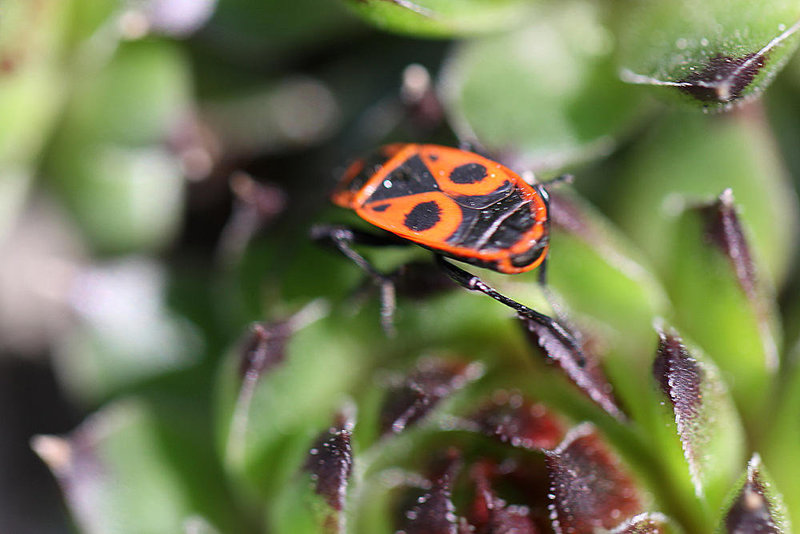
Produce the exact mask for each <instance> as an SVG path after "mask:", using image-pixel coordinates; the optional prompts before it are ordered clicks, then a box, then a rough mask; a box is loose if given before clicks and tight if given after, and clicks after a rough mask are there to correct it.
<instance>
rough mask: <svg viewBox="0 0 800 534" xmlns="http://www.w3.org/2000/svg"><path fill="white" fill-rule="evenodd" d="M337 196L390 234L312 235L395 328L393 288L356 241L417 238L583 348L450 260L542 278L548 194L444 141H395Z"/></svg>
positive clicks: (472, 279) (471, 279)
mask: <svg viewBox="0 0 800 534" xmlns="http://www.w3.org/2000/svg"><path fill="white" fill-rule="evenodd" d="M332 199H333V202H334V203H336V204H338V205H339V206H342V207H344V208H349V209H352V210H354V211H355V212H356V213H357V214H358V215H359V216H360V217H361V218H362V219H364V220H365V221H367V222H369V223H371V224H373V225H375V226H377V227H379V228H382V229H383V230H386V231H387V232H389V234H386V235H385V236H378V235H373V234H368V233H364V232H359V231H356V230H353V229H351V228H348V227H344V226H317V227H315V228H314V230H313V235H314V237H315V238H316V239H320V240H322V239H324V240H330V241H331V242H333V244H334V245H336V246H337V248H339V250H341V251H342V252H343V253H344V254H345V255H346V256H347V257H349V258H350V259H351V260H353V261H354V262H355V263H356V264H358V265H359V266H360V267H361V268H362V269H364V270H365V271H366V272H367V273H369V274H370V275H371V276H372V277H373V278H374V279H375V281H376V282H377V283H378V284H379V285H380V286H381V288H382V301H383V312H382V315H383V319H384V325H385V326H386V327H387V329H389V328H390V327H391V317H392V313H393V310H394V286H393V284H392V281H391V279H390V278H389V277H388V276H387V275H384V274H382V273H380V272H378V271H377V270H376V269H375V268H374V267H373V266H372V265H371V264H370V263H369V262H368V261H367V260H366V259H365V258H364V257H362V256H361V255H360V254H358V253H357V252H356V251H355V250H353V248H352V246H351V245H352V244H354V243H359V244H366V245H398V244H408V243H416V244H417V245H421V246H423V247H425V248H427V249H430V250H432V251H433V252H434V253H435V257H436V259H437V261H438V263H439V265H440V266H441V267H442V268H443V269H444V271H445V272H446V273H447V275H448V276H450V278H452V279H453V280H454V281H455V282H457V283H458V284H460V285H462V286H464V287H465V288H467V289H470V290H473V291H480V292H481V293H484V294H486V295H488V296H490V297H492V298H494V299H495V300H498V301H500V302H502V303H503V304H505V305H507V306H509V307H511V308H513V309H514V310H516V311H517V312H518V313H519V314H521V315H522V316H524V317H527V318H529V319H531V320H534V321H536V322H538V323H540V324H543V325H545V326H547V327H548V328H550V329H551V330H552V331H553V332H554V333H555V334H556V335H558V337H559V338H561V339H562V341H564V342H567V343H568V344H569V345H570V346H572V347H574V348H576V349H578V350H579V347H578V344H577V342H576V341H575V339H574V338H573V337H572V336H571V335H570V334H569V333H568V332H567V331H566V329H565V328H564V327H563V326H561V325H560V324H558V323H557V322H555V321H554V320H553V319H551V318H550V317H548V316H546V315H544V314H541V313H539V312H537V311H535V310H532V309H530V308H528V307H527V306H524V305H522V304H520V303H518V302H516V301H514V300H512V299H510V298H508V297H506V296H504V295H501V294H500V293H498V292H497V291H496V290H494V289H493V288H491V287H490V286H488V285H487V284H486V283H485V282H483V281H482V280H480V278H478V277H477V276H473V275H472V274H470V273H468V272H467V271H464V270H463V269H461V268H459V267H457V266H456V265H454V264H452V263H451V262H450V261H448V260H446V259H445V258H452V259H455V260H458V261H462V262H465V263H469V264H472V265H476V266H478V267H484V268H487V269H492V270H494V271H498V272H501V273H506V274H516V273H522V272H526V271H530V270H531V269H534V268H536V267H538V266H541V268H540V282H542V283H544V276H545V266H544V262H545V259H546V257H547V252H548V248H549V233H548V230H549V218H548V194H547V191H546V190H545V189H544V187H542V185H541V184H535V185H531V184H529V183H527V182H526V181H525V180H523V179H522V178H521V177H520V176H519V175H518V174H516V173H515V172H513V171H511V170H510V169H508V168H507V167H505V166H503V165H501V164H500V163H497V162H495V161H492V160H490V159H488V158H486V157H483V156H481V155H478V154H474V153H472V152H467V151H464V150H459V149H456V148H450V147H444V146H438V145H419V144H392V145H386V146H384V147H381V148H380V149H378V150H377V151H376V152H374V153H373V154H371V155H369V156H367V157H365V158H363V159H359V160H357V161H355V162H354V163H352V164H351V165H350V166H349V167H348V168H347V170H346V171H345V173H344V176H343V177H342V180H341V181H340V183H339V185H338V187H337V188H336V189H335V191H334V193H333V196H332Z"/></svg>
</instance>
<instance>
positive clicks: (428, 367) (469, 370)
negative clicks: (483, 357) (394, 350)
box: [380, 359, 483, 434]
mask: <svg viewBox="0 0 800 534" xmlns="http://www.w3.org/2000/svg"><path fill="white" fill-rule="evenodd" d="M482 374H483V366H482V365H480V364H477V363H472V364H464V363H463V362H457V361H446V360H439V359H423V360H422V361H420V362H419V364H418V365H417V367H416V369H415V370H414V371H413V372H412V373H411V374H409V375H408V377H406V379H405V380H404V381H403V382H402V383H401V384H400V385H399V386H396V387H394V388H392V389H391V390H390V391H389V393H388V394H387V396H386V400H385V401H384V404H383V406H382V408H381V415H380V428H381V434H388V433H390V432H394V433H399V432H402V431H403V430H405V429H406V428H407V427H408V426H410V425H413V424H414V423H416V422H417V421H419V420H420V419H422V418H424V417H425V416H426V415H427V414H428V413H429V412H430V411H431V410H433V409H434V408H435V407H436V406H437V405H438V404H439V402H441V401H442V400H443V399H444V398H446V397H447V396H449V395H450V394H452V393H453V392H454V391H456V390H458V389H461V388H462V387H464V386H465V385H466V384H468V383H469V382H471V381H473V380H476V379H477V378H479V377H480V376H481V375H482Z"/></svg>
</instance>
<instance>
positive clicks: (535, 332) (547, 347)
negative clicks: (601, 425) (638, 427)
mask: <svg viewBox="0 0 800 534" xmlns="http://www.w3.org/2000/svg"><path fill="white" fill-rule="evenodd" d="M520 320H521V321H522V324H523V327H524V328H525V333H526V334H527V336H528V339H530V341H531V343H533V344H534V345H536V346H538V347H540V348H541V349H542V350H543V351H544V353H545V355H546V356H547V357H548V361H552V362H555V364H556V365H558V366H559V367H560V368H561V370H562V371H564V373H565V374H566V375H567V377H568V378H569V380H570V381H571V382H572V383H573V384H575V385H576V386H577V387H578V389H580V390H581V391H582V392H583V393H585V394H586V395H587V396H588V397H589V398H590V399H592V401H594V402H595V404H597V405H598V406H600V407H601V408H602V409H603V410H605V411H606V412H607V413H608V414H610V415H611V416H613V417H615V418H617V419H619V420H625V419H626V417H625V414H624V413H622V410H621V409H620V408H619V406H617V401H616V399H615V398H614V394H613V388H612V387H611V384H610V383H609V381H608V379H607V378H606V376H605V373H603V370H602V368H601V367H600V365H599V363H598V362H597V359H596V358H595V357H594V356H593V354H592V353H590V352H589V351H587V350H586V348H585V347H584V350H583V351H578V350H576V348H575V347H574V346H572V345H570V344H568V343H565V342H564V340H563V339H562V337H560V336H557V335H555V333H554V332H553V331H552V329H550V328H548V327H547V326H544V325H542V324H540V323H537V322H536V321H532V320H530V319H527V318H523V317H521V318H520Z"/></svg>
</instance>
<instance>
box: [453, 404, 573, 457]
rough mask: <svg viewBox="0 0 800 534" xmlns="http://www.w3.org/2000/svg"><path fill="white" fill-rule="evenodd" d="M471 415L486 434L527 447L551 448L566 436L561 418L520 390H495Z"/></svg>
mask: <svg viewBox="0 0 800 534" xmlns="http://www.w3.org/2000/svg"><path fill="white" fill-rule="evenodd" d="M468 419H469V420H470V421H472V422H474V423H476V424H477V425H478V429H479V430H480V431H481V432H483V433H484V434H486V435H488V436H492V437H495V438H497V439H499V440H500V441H501V442H503V443H510V444H511V445H513V446H514V447H521V448H524V449H552V448H554V447H555V446H556V445H558V443H559V442H560V441H561V440H562V438H563V437H564V427H563V426H562V424H561V422H560V421H559V420H558V419H557V418H556V417H555V416H554V415H553V414H552V413H550V412H549V411H548V410H547V409H546V408H545V407H544V405H542V404H538V403H537V404H534V403H531V402H530V401H528V400H526V399H524V398H523V397H522V395H521V394H519V393H509V392H507V391H497V392H495V393H494V394H493V395H492V401H491V402H490V403H489V404H488V405H486V406H484V407H483V408H481V409H480V410H479V411H478V412H476V413H475V414H474V415H472V416H471V417H469V418H468Z"/></svg>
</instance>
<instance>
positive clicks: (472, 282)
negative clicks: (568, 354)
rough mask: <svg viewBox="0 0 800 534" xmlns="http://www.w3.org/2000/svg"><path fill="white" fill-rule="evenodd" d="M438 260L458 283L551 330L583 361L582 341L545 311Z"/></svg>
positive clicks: (440, 258)
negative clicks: (527, 304) (518, 300)
mask: <svg viewBox="0 0 800 534" xmlns="http://www.w3.org/2000/svg"><path fill="white" fill-rule="evenodd" d="M436 261H437V263H438V264H439V266H441V267H442V269H443V270H444V271H445V273H447V275H448V276H449V277H450V278H451V279H452V280H453V281H455V282H456V283H457V284H458V285H460V286H462V287H464V288H466V289H469V290H470V291H478V292H480V293H483V294H484V295H487V296H489V297H492V298H493V299H495V300H496V301H498V302H501V303H503V304H505V305H506V306H508V307H509V308H511V309H513V310H515V311H516V312H517V313H519V314H520V315H522V316H523V317H525V318H527V319H530V320H532V321H535V322H537V323H539V324H540V325H542V326H544V327H545V328H547V329H548V330H550V331H551V332H552V333H553V334H554V335H555V336H556V337H557V338H558V339H559V340H560V341H561V342H562V343H564V344H565V345H567V346H568V347H570V348H571V349H572V350H573V351H575V352H576V353H577V354H578V355H579V357H580V359H581V361H583V350H582V349H581V346H580V343H579V342H578V340H576V339H575V337H574V336H573V335H572V334H571V333H570V332H569V331H568V330H567V329H566V328H564V327H563V326H562V325H561V324H560V323H558V322H556V321H555V320H553V319H552V318H550V317H548V316H547V315H545V314H543V313H539V312H537V311H536V310H534V309H531V308H529V307H527V306H525V305H524V304H520V303H519V302H517V301H516V300H513V299H510V298H508V297H506V296H505V295H503V294H501V293H499V292H498V291H497V290H496V289H494V288H493V287H491V286H490V285H489V284H487V283H486V282H484V281H483V280H481V279H480V278H478V277H477V276H475V275H473V274H471V273H469V272H467V271H465V270H464V269H461V268H459V267H456V266H455V265H453V264H452V263H450V262H449V261H447V260H446V259H444V258H443V257H442V256H439V255H437V256H436Z"/></svg>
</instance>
